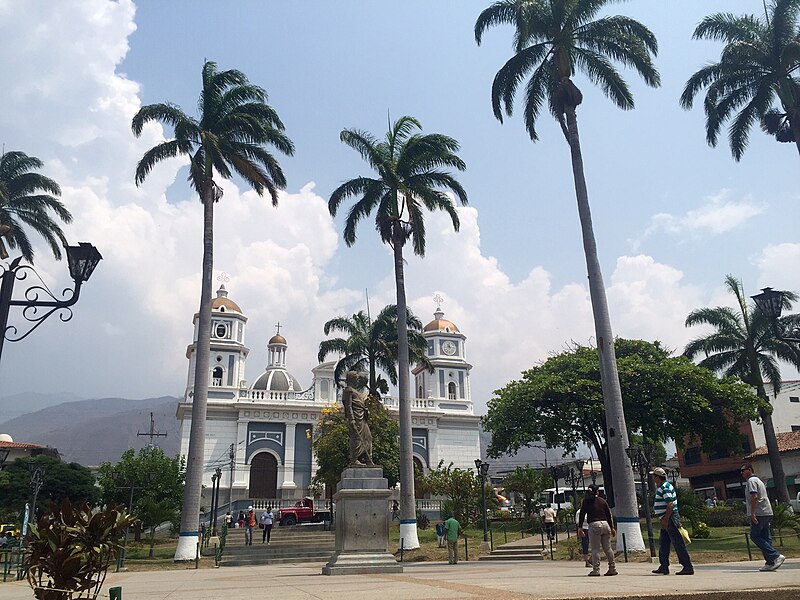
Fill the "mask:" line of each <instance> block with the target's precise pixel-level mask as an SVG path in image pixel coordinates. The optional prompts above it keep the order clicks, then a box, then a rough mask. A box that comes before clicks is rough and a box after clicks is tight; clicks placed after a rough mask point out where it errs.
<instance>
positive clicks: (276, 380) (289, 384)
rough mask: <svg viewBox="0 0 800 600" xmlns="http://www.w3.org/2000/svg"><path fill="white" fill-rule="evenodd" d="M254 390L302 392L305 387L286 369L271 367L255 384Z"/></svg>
mask: <svg viewBox="0 0 800 600" xmlns="http://www.w3.org/2000/svg"><path fill="white" fill-rule="evenodd" d="M252 389H254V390H265V391H268V392H300V391H302V390H303V388H302V387H301V386H300V382H299V381H297V379H295V377H294V376H293V375H292V374H291V373H289V372H288V371H286V370H284V369H269V370H267V372H266V373H263V374H262V375H261V377H259V378H258V379H256V382H255V383H254V384H253V388H252Z"/></svg>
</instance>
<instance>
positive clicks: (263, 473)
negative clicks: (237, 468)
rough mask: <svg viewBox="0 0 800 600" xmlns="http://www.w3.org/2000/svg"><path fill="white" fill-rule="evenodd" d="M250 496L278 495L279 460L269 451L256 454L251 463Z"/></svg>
mask: <svg viewBox="0 0 800 600" xmlns="http://www.w3.org/2000/svg"><path fill="white" fill-rule="evenodd" d="M250 497H251V498H277V497H278V461H277V459H276V458H275V457H274V456H272V454H270V453H269V452H262V453H261V454H256V455H255V456H254V457H253V460H252V462H251V463H250Z"/></svg>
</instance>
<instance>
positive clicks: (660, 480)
mask: <svg viewBox="0 0 800 600" xmlns="http://www.w3.org/2000/svg"><path fill="white" fill-rule="evenodd" d="M650 474H651V475H652V476H653V478H654V479H655V480H656V484H658V489H657V490H656V499H655V502H654V503H653V514H654V515H655V516H657V517H660V518H661V538H660V540H659V546H658V562H659V563H660V564H659V567H658V568H657V569H656V570H655V571H653V573H656V574H657V575H669V550H670V545H672V546H674V547H675V554H677V555H678V561H679V562H680V563H681V565H682V566H683V568H682V569H681V570H680V571H678V572H677V573H676V575H694V567H693V566H692V559H691V558H690V557H689V552H688V551H687V550H686V542H685V541H684V540H683V536H682V535H681V532H680V528H681V517H680V514H679V513H678V495H677V494H676V493H675V488H674V487H672V484H671V483H670V482H669V481H667V473H666V472H665V471H664V469H662V468H661V467H656V468H655V469H653V471H652V472H651V473H650Z"/></svg>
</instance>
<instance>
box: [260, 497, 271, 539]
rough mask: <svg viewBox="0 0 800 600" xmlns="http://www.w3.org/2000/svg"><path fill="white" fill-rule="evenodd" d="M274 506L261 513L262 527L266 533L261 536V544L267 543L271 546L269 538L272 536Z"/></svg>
mask: <svg viewBox="0 0 800 600" xmlns="http://www.w3.org/2000/svg"><path fill="white" fill-rule="evenodd" d="M272 523H273V518H272V505H271V504H270V505H269V506H267V510H265V511H264V512H263V513H261V525H262V526H263V527H264V533H263V535H262V536H261V543H262V544H263V543H264V542H266V543H267V544H269V538H270V537H271V536H272Z"/></svg>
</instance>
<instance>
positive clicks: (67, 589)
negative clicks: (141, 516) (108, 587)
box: [25, 499, 136, 600]
mask: <svg viewBox="0 0 800 600" xmlns="http://www.w3.org/2000/svg"><path fill="white" fill-rule="evenodd" d="M135 520H136V519H135V518H134V517H132V516H131V515H129V514H127V513H126V512H125V509H124V508H122V507H120V506H113V507H107V508H105V509H104V510H101V511H97V512H92V508H91V506H90V505H89V504H88V503H83V504H79V505H75V506H73V505H72V503H71V502H70V501H69V500H68V499H64V500H63V501H62V502H61V505H56V504H51V505H50V510H49V512H48V513H45V514H43V515H42V516H41V517H40V518H39V521H38V523H36V524H35V525H34V524H32V525H31V528H30V537H29V545H28V549H27V551H26V555H25V565H26V567H27V571H28V583H29V584H30V586H31V587H32V588H33V595H34V596H35V597H36V598H38V599H39V600H68V599H72V598H91V599H93V600H94V599H95V598H97V596H98V594H99V593H100V588H102V586H103V582H104V581H105V579H106V572H107V571H108V567H109V566H110V565H111V563H112V562H113V561H114V560H115V559H116V557H117V555H118V554H119V553H120V551H121V550H122V543H121V542H122V538H123V536H124V534H125V529H126V528H127V527H129V526H130V525H132V524H133V523H134V521H135Z"/></svg>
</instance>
